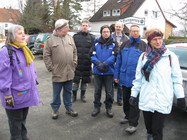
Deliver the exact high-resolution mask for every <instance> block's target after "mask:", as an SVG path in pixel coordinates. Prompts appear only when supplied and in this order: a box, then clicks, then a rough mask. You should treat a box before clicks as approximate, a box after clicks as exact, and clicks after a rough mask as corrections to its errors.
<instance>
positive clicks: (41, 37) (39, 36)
mask: <svg viewBox="0 0 187 140" xmlns="http://www.w3.org/2000/svg"><path fill="white" fill-rule="evenodd" d="M43 39H44V35H43V34H39V35H38V36H37V38H36V41H35V42H36V43H42V40H43Z"/></svg>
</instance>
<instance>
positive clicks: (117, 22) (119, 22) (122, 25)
mask: <svg viewBox="0 0 187 140" xmlns="http://www.w3.org/2000/svg"><path fill="white" fill-rule="evenodd" d="M117 24H120V25H121V27H122V28H124V24H123V23H122V22H121V21H116V23H115V26H116V25H117Z"/></svg>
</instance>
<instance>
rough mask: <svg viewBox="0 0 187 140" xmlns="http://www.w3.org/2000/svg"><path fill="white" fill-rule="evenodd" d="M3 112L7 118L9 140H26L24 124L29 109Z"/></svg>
mask: <svg viewBox="0 0 187 140" xmlns="http://www.w3.org/2000/svg"><path fill="white" fill-rule="evenodd" d="M5 110H6V114H7V117H8V123H9V129H10V134H11V140H28V137H27V129H26V127H25V124H26V118H27V114H28V111H29V108H28V107H27V108H22V109H15V110H12V109H5Z"/></svg>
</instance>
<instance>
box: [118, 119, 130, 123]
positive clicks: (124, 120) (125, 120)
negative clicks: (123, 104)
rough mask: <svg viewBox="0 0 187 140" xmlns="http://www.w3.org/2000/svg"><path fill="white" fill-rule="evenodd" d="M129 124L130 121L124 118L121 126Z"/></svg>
mask: <svg viewBox="0 0 187 140" xmlns="http://www.w3.org/2000/svg"><path fill="white" fill-rule="evenodd" d="M128 122H129V120H127V119H126V118H123V119H121V120H120V124H126V123H128Z"/></svg>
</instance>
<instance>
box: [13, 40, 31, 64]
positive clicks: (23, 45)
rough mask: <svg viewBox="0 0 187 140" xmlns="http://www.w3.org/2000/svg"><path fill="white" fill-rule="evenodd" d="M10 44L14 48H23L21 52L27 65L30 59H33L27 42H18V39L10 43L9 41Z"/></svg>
mask: <svg viewBox="0 0 187 140" xmlns="http://www.w3.org/2000/svg"><path fill="white" fill-rule="evenodd" d="M9 44H10V45H12V46H14V47H16V48H22V49H23V53H24V55H25V59H26V61H27V66H29V65H30V64H31V63H32V61H33V60H34V55H33V54H32V53H31V51H30V50H29V48H28V47H27V46H26V45H27V43H26V42H24V43H20V42H18V41H14V42H13V43H12V44H11V43H9Z"/></svg>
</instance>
